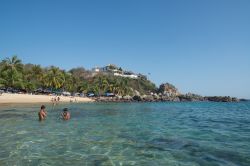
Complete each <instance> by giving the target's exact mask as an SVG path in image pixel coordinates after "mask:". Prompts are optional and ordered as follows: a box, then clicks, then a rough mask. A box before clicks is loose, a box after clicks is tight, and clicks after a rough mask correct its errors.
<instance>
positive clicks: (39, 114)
mask: <svg viewBox="0 0 250 166" xmlns="http://www.w3.org/2000/svg"><path fill="white" fill-rule="evenodd" d="M45 108H46V107H45V106H44V105H42V106H41V110H40V111H39V112H38V117H39V120H40V121H42V120H44V119H45V118H46V117H47V112H46V111H45Z"/></svg>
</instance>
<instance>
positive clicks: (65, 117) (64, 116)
mask: <svg viewBox="0 0 250 166" xmlns="http://www.w3.org/2000/svg"><path fill="white" fill-rule="evenodd" d="M61 116H62V119H63V120H69V119H70V113H69V112H68V108H64V109H63V112H62V114H61Z"/></svg>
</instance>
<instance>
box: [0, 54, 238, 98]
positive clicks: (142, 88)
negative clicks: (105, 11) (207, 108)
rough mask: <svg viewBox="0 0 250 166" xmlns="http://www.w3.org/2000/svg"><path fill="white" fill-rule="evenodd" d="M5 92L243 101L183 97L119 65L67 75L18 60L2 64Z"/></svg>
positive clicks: (171, 87)
mask: <svg viewBox="0 0 250 166" xmlns="http://www.w3.org/2000/svg"><path fill="white" fill-rule="evenodd" d="M1 89H2V90H4V91H6V92H22V93H33V94H34V93H35V94H37V93H46V94H51V93H54V94H63V92H64V93H65V92H66V94H76V93H78V94H80V93H81V94H84V95H86V94H89V93H91V94H92V95H93V96H97V97H99V98H98V99H97V100H99V101H107V99H105V98H104V99H103V98H101V97H102V96H105V95H106V94H107V93H109V94H112V96H116V98H115V101H214V102H235V101H239V100H238V99H237V98H234V97H229V96H212V97H209V96H208V97H203V96H200V95H197V94H193V93H187V94H181V93H180V92H179V91H178V89H177V88H176V87H175V86H174V85H172V84H170V83H164V84H161V85H160V86H159V87H156V85H155V84H154V83H153V82H151V81H150V80H148V79H147V77H146V76H145V75H143V74H136V73H134V72H131V71H125V70H123V69H122V68H121V67H117V66H116V65H108V66H105V67H102V68H94V69H92V70H86V69H85V68H83V67H78V68H72V69H70V70H68V71H66V70H64V69H60V68H59V67H56V66H49V67H42V66H40V65H36V64H23V63H22V61H21V60H20V59H19V58H18V57H17V56H13V57H11V58H5V59H2V60H1V62H0V90H1ZM108 100H109V99H108ZM112 101H114V100H113V98H112Z"/></svg>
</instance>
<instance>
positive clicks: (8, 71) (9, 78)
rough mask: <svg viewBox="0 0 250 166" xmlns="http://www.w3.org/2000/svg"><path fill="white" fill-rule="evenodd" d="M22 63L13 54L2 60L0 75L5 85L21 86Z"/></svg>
mask: <svg viewBox="0 0 250 166" xmlns="http://www.w3.org/2000/svg"><path fill="white" fill-rule="evenodd" d="M22 72H23V64H22V61H21V60H20V59H18V57H17V56H16V55H15V56H13V57H11V58H6V59H4V60H3V61H2V71H1V77H2V81H1V82H4V84H5V86H7V87H13V88H14V87H18V88H23V83H22V79H21V78H22Z"/></svg>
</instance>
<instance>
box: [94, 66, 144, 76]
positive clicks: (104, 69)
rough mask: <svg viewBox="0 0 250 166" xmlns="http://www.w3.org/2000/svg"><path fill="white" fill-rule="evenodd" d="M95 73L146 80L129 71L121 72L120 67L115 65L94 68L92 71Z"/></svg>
mask: <svg viewBox="0 0 250 166" xmlns="http://www.w3.org/2000/svg"><path fill="white" fill-rule="evenodd" d="M92 71H94V72H95V73H99V72H103V73H110V74H113V75H114V76H119V77H127V78H132V79H138V78H142V79H147V77H146V76H144V75H142V74H135V73H133V72H131V71H123V70H122V68H121V67H117V66H116V65H113V64H109V65H107V66H105V67H95V68H93V69H92Z"/></svg>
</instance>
